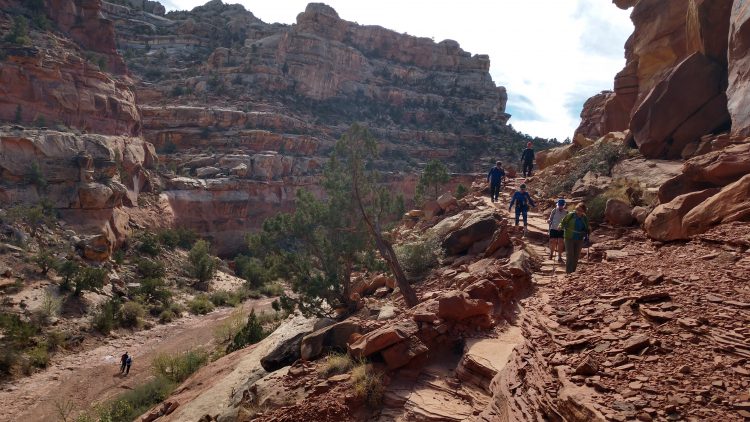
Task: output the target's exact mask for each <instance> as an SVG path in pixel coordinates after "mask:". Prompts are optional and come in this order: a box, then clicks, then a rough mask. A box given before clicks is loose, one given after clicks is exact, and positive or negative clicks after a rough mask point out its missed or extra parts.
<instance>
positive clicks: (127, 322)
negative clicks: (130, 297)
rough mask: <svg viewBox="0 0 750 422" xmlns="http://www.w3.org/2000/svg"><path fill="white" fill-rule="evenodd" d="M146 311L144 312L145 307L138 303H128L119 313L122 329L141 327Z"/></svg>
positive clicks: (118, 318)
mask: <svg viewBox="0 0 750 422" xmlns="http://www.w3.org/2000/svg"><path fill="white" fill-rule="evenodd" d="M145 314H146V311H144V310H143V306H142V305H141V304H140V303H138V302H132V301H131V302H126V303H125V304H124V305H122V306H121V307H120V309H119V310H118V311H117V322H118V323H119V324H120V326H121V327H126V328H134V327H140V325H141V320H142V319H143V315H145Z"/></svg>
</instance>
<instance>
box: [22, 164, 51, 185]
mask: <svg viewBox="0 0 750 422" xmlns="http://www.w3.org/2000/svg"><path fill="white" fill-rule="evenodd" d="M26 183H29V184H31V185H35V186H36V187H38V188H40V189H44V188H46V187H47V179H46V178H45V177H44V173H43V172H42V168H41V167H39V163H36V162H34V163H31V165H30V166H29V170H28V172H27V173H26Z"/></svg>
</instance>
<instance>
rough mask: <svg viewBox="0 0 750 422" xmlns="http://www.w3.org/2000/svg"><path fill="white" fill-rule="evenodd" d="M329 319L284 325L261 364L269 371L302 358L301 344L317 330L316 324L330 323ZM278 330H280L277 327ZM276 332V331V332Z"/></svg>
mask: <svg viewBox="0 0 750 422" xmlns="http://www.w3.org/2000/svg"><path fill="white" fill-rule="evenodd" d="M331 322H332V321H329V320H316V319H309V320H307V321H306V322H305V323H297V324H288V325H284V326H283V327H284V329H283V330H281V331H280V332H279V333H278V339H277V342H276V346H275V347H274V348H273V349H271V350H270V351H269V352H268V353H267V354H266V355H265V356H263V357H262V358H261V359H260V365H261V366H262V367H263V369H265V370H266V371H268V372H273V371H276V370H277V369H280V368H283V367H285V366H288V365H291V364H292V363H294V361H296V360H297V359H299V358H300V356H301V355H300V353H301V347H300V346H301V344H302V340H303V338H304V337H305V336H307V335H308V334H310V333H311V332H313V331H315V329H316V326H318V325H321V323H322V325H325V324H330V323H331ZM276 331H279V329H277V330H276ZM274 333H275V332H274Z"/></svg>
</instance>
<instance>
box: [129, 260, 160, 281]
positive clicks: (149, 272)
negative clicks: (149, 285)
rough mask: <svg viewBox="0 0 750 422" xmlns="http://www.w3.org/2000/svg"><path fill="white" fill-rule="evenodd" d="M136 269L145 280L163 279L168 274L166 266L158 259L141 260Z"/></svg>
mask: <svg viewBox="0 0 750 422" xmlns="http://www.w3.org/2000/svg"><path fill="white" fill-rule="evenodd" d="M136 267H137V268H138V272H139V273H141V275H142V276H143V277H145V278H162V277H164V276H165V275H166V274H167V270H166V269H165V268H164V264H163V263H162V262H161V261H158V260H156V259H153V260H152V259H148V258H140V259H138V261H137V262H136Z"/></svg>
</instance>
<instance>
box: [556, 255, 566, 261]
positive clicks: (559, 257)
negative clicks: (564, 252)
mask: <svg viewBox="0 0 750 422" xmlns="http://www.w3.org/2000/svg"><path fill="white" fill-rule="evenodd" d="M557 262H565V261H563V258H562V257H561V256H558V257H557Z"/></svg>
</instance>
